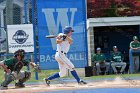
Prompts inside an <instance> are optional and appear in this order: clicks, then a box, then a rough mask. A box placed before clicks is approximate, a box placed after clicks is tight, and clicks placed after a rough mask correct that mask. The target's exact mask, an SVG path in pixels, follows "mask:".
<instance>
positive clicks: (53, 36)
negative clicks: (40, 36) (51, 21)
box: [46, 35, 57, 38]
mask: <svg viewBox="0 0 140 93" xmlns="http://www.w3.org/2000/svg"><path fill="white" fill-rule="evenodd" d="M55 37H57V35H47V36H46V38H55Z"/></svg>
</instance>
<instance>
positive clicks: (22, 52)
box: [14, 49, 25, 58]
mask: <svg viewBox="0 0 140 93" xmlns="http://www.w3.org/2000/svg"><path fill="white" fill-rule="evenodd" d="M24 54H25V51H24V50H23V49H19V50H17V51H15V53H14V56H15V57H17V56H18V55H20V56H21V58H24Z"/></svg>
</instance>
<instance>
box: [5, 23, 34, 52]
mask: <svg viewBox="0 0 140 93" xmlns="http://www.w3.org/2000/svg"><path fill="white" fill-rule="evenodd" d="M7 33H8V47H9V53H14V52H15V51H16V50H17V49H24V50H25V51H26V52H33V51H34V39H33V25H32V24H22V25H8V26H7Z"/></svg>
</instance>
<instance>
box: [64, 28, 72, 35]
mask: <svg viewBox="0 0 140 93" xmlns="http://www.w3.org/2000/svg"><path fill="white" fill-rule="evenodd" d="M70 31H72V32H74V30H73V29H72V27H70V26H66V27H65V28H64V34H68V33H69V32H70Z"/></svg>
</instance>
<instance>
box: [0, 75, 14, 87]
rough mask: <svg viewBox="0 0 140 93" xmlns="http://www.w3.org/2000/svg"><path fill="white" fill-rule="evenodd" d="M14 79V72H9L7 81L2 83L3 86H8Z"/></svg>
mask: <svg viewBox="0 0 140 93" xmlns="http://www.w3.org/2000/svg"><path fill="white" fill-rule="evenodd" d="M13 80H14V76H13V74H9V75H7V76H6V78H5V81H4V82H3V83H2V84H1V86H3V87H7V86H8V84H10V83H11V82H12V81H13Z"/></svg>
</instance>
